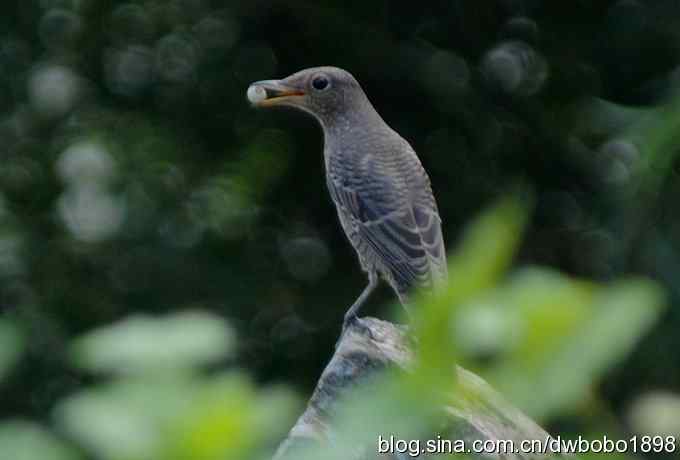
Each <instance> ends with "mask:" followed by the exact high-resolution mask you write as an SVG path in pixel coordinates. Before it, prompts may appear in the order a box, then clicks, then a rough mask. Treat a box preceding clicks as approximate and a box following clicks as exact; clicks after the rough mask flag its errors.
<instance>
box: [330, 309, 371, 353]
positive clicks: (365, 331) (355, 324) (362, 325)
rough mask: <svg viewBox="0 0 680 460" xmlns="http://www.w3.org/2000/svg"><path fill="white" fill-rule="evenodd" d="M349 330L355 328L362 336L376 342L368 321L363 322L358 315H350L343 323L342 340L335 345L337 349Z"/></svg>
mask: <svg viewBox="0 0 680 460" xmlns="http://www.w3.org/2000/svg"><path fill="white" fill-rule="evenodd" d="M349 328H355V329H357V330H358V332H359V333H360V334H362V335H364V336H366V337H368V338H369V339H371V340H375V336H374V335H373V331H372V330H371V327H370V326H369V325H368V322H367V321H366V320H363V319H361V318H359V317H358V316H356V315H349V316H346V317H345V320H344V321H343V323H342V332H341V333H340V338H339V339H338V341H337V342H336V344H335V348H338V346H339V345H340V342H342V339H343V337H345V334H346V333H347V331H348V330H349Z"/></svg>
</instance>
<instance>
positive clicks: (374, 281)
mask: <svg viewBox="0 0 680 460" xmlns="http://www.w3.org/2000/svg"><path fill="white" fill-rule="evenodd" d="M376 286H378V276H377V275H376V274H375V273H373V272H369V274H368V286H366V287H365V288H364V290H363V292H362V293H361V294H360V295H359V297H358V298H357V300H355V301H354V303H353V304H352V306H351V307H349V310H347V313H345V320H344V321H343V322H342V333H341V334H340V339H342V337H343V336H344V335H345V331H346V330H347V327H348V326H349V325H350V324H351V323H354V325H356V326H358V327H359V328H361V329H363V330H364V331H366V332H367V333H368V334H369V336H370V335H371V329H370V328H369V327H368V326H367V325H366V324H365V323H364V321H363V320H362V319H361V318H359V317H358V316H357V312H358V311H359V309H360V308H361V307H362V305H363V304H364V303H365V302H366V299H368V297H369V296H370V295H371V293H372V292H373V291H374V290H375V288H376ZM338 343H339V341H338Z"/></svg>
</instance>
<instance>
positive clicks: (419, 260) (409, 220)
mask: <svg viewBox="0 0 680 460" xmlns="http://www.w3.org/2000/svg"><path fill="white" fill-rule="evenodd" d="M392 159H394V158H392ZM407 160H408V164H406V163H405V161H403V160H402V161H397V162H396V163H395V162H394V161H393V162H392V163H390V164H385V162H384V161H381V158H380V157H378V158H375V157H373V156H365V157H364V158H363V159H362V168H361V170H360V171H358V172H359V173H358V174H356V172H357V171H356V170H355V174H353V175H352V176H351V177H352V180H350V181H347V180H342V179H341V178H338V177H333V176H331V177H329V188H330V189H331V194H332V196H333V199H334V201H335V202H336V204H337V205H338V208H339V211H340V213H341V214H344V215H345V218H347V219H349V223H348V224H349V227H351V228H349V229H347V230H348V231H350V232H354V233H355V234H356V235H357V236H358V238H356V241H355V244H356V245H357V248H356V249H357V251H358V252H360V254H364V256H366V254H368V257H374V258H377V260H374V261H372V262H374V263H375V264H376V265H378V266H382V267H384V268H385V269H386V271H387V272H388V273H389V275H390V276H391V278H392V281H393V282H394V284H395V287H396V288H397V290H398V291H400V292H404V291H406V290H407V289H409V288H411V287H413V286H428V285H432V284H434V283H436V282H437V281H439V280H441V279H444V278H445V277H446V252H445V250H444V242H443V238H442V232H441V220H440V218H439V214H438V212H437V207H436V204H435V201H434V197H433V196H432V190H431V188H430V184H429V179H428V178H427V174H426V173H425V171H424V169H423V168H422V166H421V165H420V162H419V161H418V159H417V157H415V154H413V156H412V158H409V159H407ZM412 160H415V162H413V161H412ZM399 163H404V164H399ZM367 249H368V251H367Z"/></svg>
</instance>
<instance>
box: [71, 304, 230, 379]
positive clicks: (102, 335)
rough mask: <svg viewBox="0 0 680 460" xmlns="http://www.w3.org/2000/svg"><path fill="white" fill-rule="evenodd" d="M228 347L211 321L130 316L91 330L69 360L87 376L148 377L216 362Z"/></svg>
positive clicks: (220, 323) (218, 323)
mask: <svg viewBox="0 0 680 460" xmlns="http://www.w3.org/2000/svg"><path fill="white" fill-rule="evenodd" d="M233 342H234V338H233V333H232V331H231V329H230V328H229V327H228V326H227V324H226V323H225V322H224V320H222V319H221V318H219V317H218V316H216V315H213V314H210V313H206V312H200V311H190V312H184V313H176V314H173V315H168V316H166V317H156V318H154V317H150V316H146V315H136V316H132V317H129V318H127V319H124V320H122V321H120V322H118V323H116V324H113V325H111V326H107V327H104V328H100V329H96V330H94V331H92V332H90V333H88V334H86V335H85V336H84V337H82V338H80V339H78V340H77V341H76V343H75V344H74V347H73V350H74V357H75V360H76V363H77V364H78V365H80V366H81V367H83V368H85V369H88V370H90V371H93V372H116V373H123V374H135V373H145V372H147V373H152V372H155V371H158V370H162V369H177V368H187V367H192V366H197V365H202V364H209V363H212V362H216V361H218V360H220V359H222V358H224V357H225V356H227V354H228V353H229V351H230V349H231V347H232V345H233Z"/></svg>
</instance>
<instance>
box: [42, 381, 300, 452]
mask: <svg viewBox="0 0 680 460" xmlns="http://www.w3.org/2000/svg"><path fill="white" fill-rule="evenodd" d="M294 402H295V399H294V398H293V397H292V396H291V395H290V394H289V393H288V392H284V391H280V390H264V391H261V392H257V391H256V390H255V388H254V387H253V385H252V383H250V382H249V381H248V380H246V379H244V378H243V377H241V376H240V375H238V374H229V375H223V376H216V377H214V378H210V379H203V378H198V377H196V376H194V377H189V376H187V375H181V374H174V375H171V374H165V375H162V376H157V377H155V378H143V379H134V380H122V381H117V382H115V383H112V384H109V385H106V386H104V387H101V388H99V389H97V390H88V391H84V392H81V393H78V394H76V395H74V396H72V397H70V398H68V399H66V400H65V401H64V402H62V403H61V404H60V405H59V406H58V407H57V409H56V411H55V418H56V420H57V423H58V424H59V426H61V427H63V428H64V430H65V431H66V432H67V433H69V435H70V436H72V437H73V438H74V439H75V440H77V441H78V443H79V444H80V445H82V446H83V447H85V448H86V449H87V450H88V451H89V452H91V453H93V454H95V455H96V456H97V457H98V458H104V459H126V460H146V459H150V458H153V459H155V458H158V459H168V460H171V459H177V460H181V459H187V460H189V459H192V460H210V459H221V460H228V459H250V458H253V456H252V455H254V453H255V452H256V451H258V450H260V449H263V448H265V447H269V446H270V445H271V443H272V442H273V441H274V440H276V439H277V438H278V437H280V436H281V435H282V434H283V433H282V430H284V429H285V427H286V426H288V424H289V423H290V418H291V414H292V409H293V407H294Z"/></svg>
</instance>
